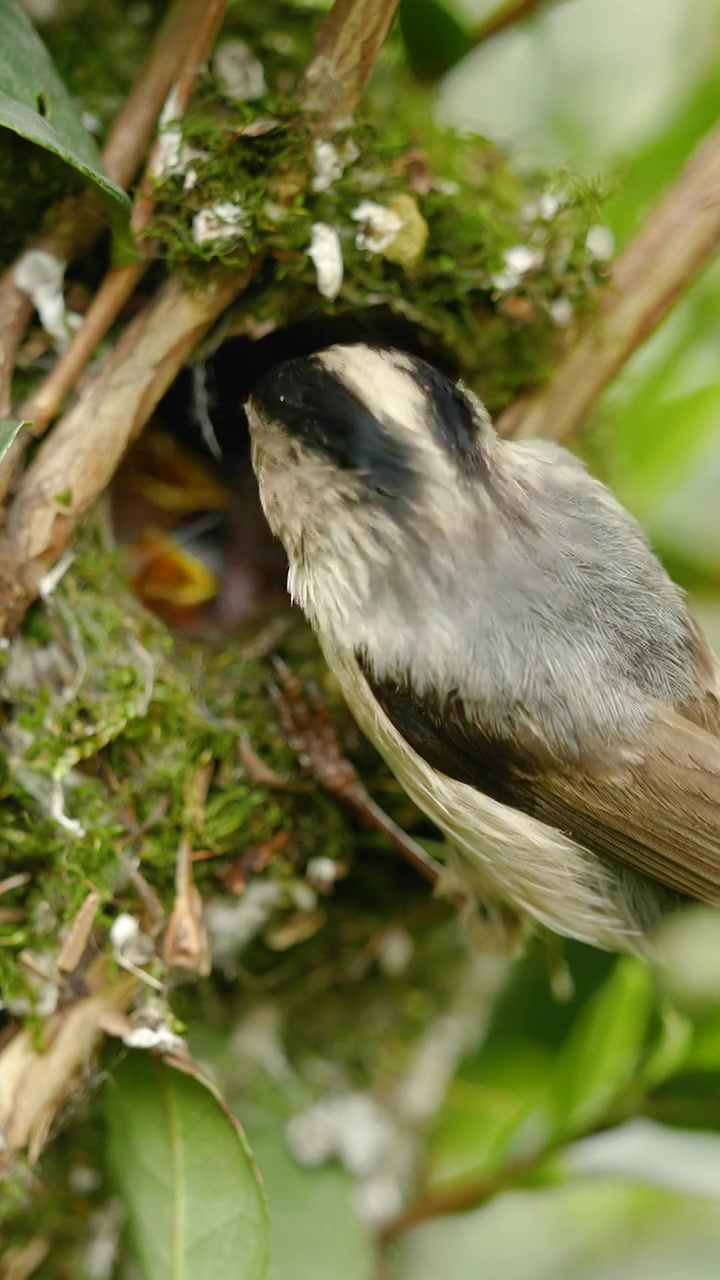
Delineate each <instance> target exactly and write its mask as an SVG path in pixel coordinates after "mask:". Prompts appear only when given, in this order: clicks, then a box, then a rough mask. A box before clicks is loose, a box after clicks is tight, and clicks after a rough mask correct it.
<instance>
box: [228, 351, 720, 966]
mask: <svg viewBox="0 0 720 1280" xmlns="http://www.w3.org/2000/svg"><path fill="white" fill-rule="evenodd" d="M249 420H250V428H251V434H252V443H253V462H254V466H255V470H256V472H257V476H258V480H259V484H260V494H261V500H262V504H263V508H264V510H265V514H266V516H267V519H268V521H269V523H270V526H271V528H272V529H273V531H274V532H275V533H276V534H277V536H278V537H279V538H280V539H281V540H282V542H283V543H284V545H285V548H286V550H287V553H288V557H289V561H290V571H289V579H288V584H289V589H290V592H291V595H292V596H293V598H294V599H295V600H296V601H297V603H298V604H299V605H301V607H302V608H303V610H304V611H305V613H306V615H307V617H308V618H309V619H310V621H311V623H312V625H313V626H314V628H315V629H316V631H317V633H318V636H319V638H320V641H321V644H322V647H323V650H324V653H325V656H326V658H327V661H328V663H329V665H330V667H331V668H332V670H333V671H334V673H335V675H336V676H337V678H338V680H339V681H340V684H341V686H342V689H343V692H344V694H345V697H346V698H347V701H348V703H349V705H350V708H351V710H352V711H353V713H354V715H355V716H356V718H357V720H358V722H359V724H360V726H361V728H362V729H363V731H364V732H365V733H366V734H367V735H368V737H369V738H371V739H372V740H373V741H374V742H375V743H376V745H377V747H378V748H379V750H380V751H381V753H382V754H383V756H384V757H385V759H386V761H387V763H388V765H389V767H390V768H391V769H392V771H393V772H394V773H395V775H396V777H397V778H398V780H399V781H400V783H401V784H402V786H403V787H404V788H405V789H406V790H407V792H408V793H409V794H410V795H411V796H412V798H413V799H414V800H415V802H416V803H417V804H418V805H419V807H420V808H421V809H422V810H424V812H425V813H426V814H427V815H428V816H429V817H430V818H431V819H432V820H433V821H434V822H435V823H436V824H437V826H438V827H440V828H441V830H443V831H444V832H445V834H446V836H447V838H448V840H449V842H450V843H451V845H452V846H453V847H454V848H455V849H456V850H457V854H458V857H459V862H458V870H459V873H460V876H461V879H462V882H463V884H464V886H465V887H466V888H470V889H471V890H472V892H473V893H474V894H476V895H477V897H478V899H480V900H481V901H482V903H483V904H484V908H485V910H486V911H489V912H490V913H491V914H494V916H495V918H496V919H497V921H498V923H499V924H502V923H503V922H505V921H507V920H508V918H509V917H511V916H512V914H513V913H517V915H518V916H519V917H520V919H521V920H524V921H527V920H528V918H529V919H530V920H534V921H537V922H540V923H541V924H542V925H544V926H546V927H548V928H549V929H551V930H555V931H556V932H558V933H561V934H565V935H567V936H569V937H573V938H579V939H581V940H582V941H584V942H589V943H593V944H595V945H596V946H599V947H605V948H611V949H615V948H619V949H622V950H636V951H644V950H647V949H648V947H649V945H650V944H649V937H650V934H651V932H652V928H653V926H654V925H655V924H656V923H657V921H658V920H659V918H660V917H661V916H662V915H663V914H664V913H665V912H666V911H668V910H669V909H671V908H672V907H673V906H674V905H676V904H678V903H679V902H681V901H682V900H684V899H685V898H698V899H701V900H703V901H706V902H715V901H718V900H720V736H719V735H720V703H719V694H720V682H719V680H718V666H717V663H716V659H715V657H714V655H713V654H712V652H711V650H710V649H709V647H708V645H707V643H706V641H705V640H704V638H703V636H702V635H701V634H700V632H699V630H698V628H697V626H696V624H695V623H694V621H693V620H692V618H691V617H690V615H689V613H688V611H687V608H686V606H685V603H684V600H683V596H682V593H681V592H680V590H679V589H678V588H677V587H676V586H674V585H673V583H672V582H671V581H670V579H669V578H668V576H667V574H666V573H665V571H664V569H663V568H662V566H661V565H660V563H659V561H658V560H657V559H656V558H655V556H654V555H653V553H652V551H651V550H650V548H649V546H648V543H647V540H646V538H645V536H644V534H643V532H642V530H641V529H640V528H639V526H638V525H637V524H636V522H635V521H634V520H633V519H632V517H631V516H630V515H629V514H628V513H627V512H626V511H625V510H623V508H622V507H621V506H620V505H619V504H618V502H617V501H616V500H615V498H614V497H613V496H612V494H611V493H610V492H609V490H608V489H606V488H605V487H604V486H603V485H602V484H600V483H599V482H598V481H597V480H595V479H593V478H592V477H591V476H589V475H588V474H587V472H586V470H585V468H584V467H583V465H582V464H581V463H580V462H578V460H577V459H575V458H574V457H573V456H572V455H571V454H569V453H568V452H566V451H565V450H564V449H561V448H559V447H558V446H556V445H554V444H551V443H549V442H529V441H527V442H526V441H523V442H519V443H518V442H511V441H506V440H501V439H499V438H498V437H497V435H496V434H495V431H494V430H493V427H492V425H491V423H490V420H489V418H488V415H487V413H486V411H485V410H484V408H483V406H482V405H481V404H480V403H479V401H478V400H477V399H476V398H475V397H474V396H473V395H472V394H470V393H469V392H468V391H466V390H463V389H461V388H457V387H455V386H454V385H453V384H452V383H451V382H450V381H448V379H447V378H445V377H444V375H442V374H440V373H439V372H438V371H437V370H435V369H434V368H432V367H431V366H430V365H428V364H426V363H424V362H423V361H422V360H419V359H417V358H416V357H414V356H410V355H407V354H405V353H403V352H399V351H395V350H390V349H378V348H372V347H368V346H361V345H355V346H335V347H331V348H329V349H327V350H325V351H324V352H321V353H319V354H315V355H312V356H309V357H304V358H301V359H297V360H291V361H289V362H287V363H285V364H283V365H280V366H279V367H277V368H276V369H275V370H273V371H272V372H271V373H269V374H267V375H266V376H265V377H264V379H263V380H262V381H261V383H260V384H259V385H258V386H257V387H256V389H255V391H254V393H253V395H252V398H251V400H250V403H249Z"/></svg>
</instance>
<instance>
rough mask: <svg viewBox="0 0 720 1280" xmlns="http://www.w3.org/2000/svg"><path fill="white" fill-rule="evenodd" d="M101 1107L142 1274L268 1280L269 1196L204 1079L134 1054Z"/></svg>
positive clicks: (176, 1279) (148, 1277) (150, 1278)
mask: <svg viewBox="0 0 720 1280" xmlns="http://www.w3.org/2000/svg"><path fill="white" fill-rule="evenodd" d="M107 1109H108V1115H109V1129H110V1140H109V1157H110V1163H111V1166H112V1168H113V1170H114V1173H115V1177H116V1180H117V1182H118V1185H119V1187H120V1189H121V1192H122V1194H123V1196H124V1198H125V1202H126V1204H127V1208H128V1213H129V1217H130V1223H131V1228H132V1234H133V1238H134V1242H135V1247H136V1249H137V1254H138V1258H139V1260H140V1263H141V1265H142V1268H143V1277H144V1280H209V1278H210V1277H215V1276H218V1277H226V1276H227V1277H231V1276H232V1280H265V1277H266V1276H267V1271H268V1265H269V1224H268V1215H267V1207H266V1202H265V1194H264V1191H263V1188H262V1184H261V1182H260V1178H259V1175H258V1172H257V1169H256V1167H255V1163H254V1161H253V1158H252V1155H251V1152H250V1149H249V1147H248V1145H247V1143H246V1141H245V1138H244V1136H243V1133H242V1131H241V1129H240V1127H239V1125H238V1124H237V1122H236V1121H235V1120H234V1118H233V1117H232V1116H231V1115H230V1112H229V1111H228V1110H227V1108H226V1107H225V1106H224V1104H223V1103H222V1102H221V1100H220V1098H219V1097H218V1095H217V1094H215V1093H214V1091H213V1090H211V1088H210V1087H209V1086H208V1085H207V1084H206V1082H204V1081H202V1080H201V1079H200V1078H199V1077H198V1076H195V1075H191V1074H188V1073H187V1072H186V1071H185V1070H178V1069H177V1068H176V1067H174V1066H171V1065H169V1064H168V1063H167V1062H165V1061H163V1060H162V1059H160V1058H156V1057H154V1056H152V1055H150V1054H147V1053H131V1054H130V1055H129V1056H128V1058H127V1060H126V1061H125V1062H124V1063H123V1065H122V1067H121V1068H120V1069H119V1070H118V1071H117V1073H116V1075H115V1077H114V1080H113V1081H112V1083H111V1084H110V1085H109V1086H108V1090H107Z"/></svg>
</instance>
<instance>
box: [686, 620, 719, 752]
mask: <svg viewBox="0 0 720 1280" xmlns="http://www.w3.org/2000/svg"><path fill="white" fill-rule="evenodd" d="M688 629H689V637H690V650H691V654H692V657H693V659H694V663H695V679H696V690H695V694H694V696H693V697H692V698H691V699H690V701H689V702H688V703H687V704H686V706H684V707H682V708H681V710H682V714H683V715H684V716H685V717H686V718H687V719H688V720H692V722H693V724H699V725H700V726H701V728H703V729H707V730H708V732H709V733H717V734H720V662H718V660H717V658H716V656H715V654H714V653H713V651H712V649H711V648H710V645H709V644H708V642H707V640H706V639H705V637H704V635H703V633H702V631H701V630H700V628H699V626H698V625H697V623H696V621H695V619H694V618H693V617H691V616H690V615H688Z"/></svg>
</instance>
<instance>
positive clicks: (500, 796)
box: [356, 655, 720, 902]
mask: <svg viewBox="0 0 720 1280" xmlns="http://www.w3.org/2000/svg"><path fill="white" fill-rule="evenodd" d="M356 656H357V655H356ZM358 662H359V663H360V665H361V668H362V670H363V674H364V675H365V678H366V679H367V681H368V683H369V684H370V687H371V688H372V691H373V693H374V695H375V697H376V698H377V700H378V702H379V704H380V706H381V707H382V709H383V711H384V712H385V714H386V716H387V717H388V719H389V720H390V721H391V722H392V724H393V725H394V727H395V728H396V729H397V731H398V732H399V733H400V734H402V736H403V738H404V739H405V741H406V742H407V743H408V744H409V745H410V746H411V747H412V748H413V750H414V751H416V752H417V753H418V755H420V756H422V758H423V759H424V760H426V761H427V763H428V764H430V765H432V767H433V768H435V769H438V770H439V771H440V772H441V773H444V774H446V775H447V776H448V777H450V778H454V779H456V780H457V781H458V782H464V783H467V784H468V785H470V786H472V787H474V788H475V789H476V790H477V791H480V792H482V793H483V794H484V795H487V796H489V797H491V798H492V799H493V800H497V801H499V802H500V803H502V804H507V805H510V806H511V807H512V808H514V809H517V810H519V811H520V812H522V813H525V814H527V815H528V816H530V817H533V818H537V819H538V820H539V821H541V822H545V823H547V824H548V826H551V827H555V828H556V829H557V830H559V831H562V832H564V833H565V834H566V835H568V836H570V837H571V838H572V839H574V840H576V841H577V843H578V844H580V845H582V846H583V847H584V848H586V849H589V850H590V851H591V852H593V853H595V854H597V855H598V857H600V858H601V859H603V860H609V861H611V862H614V863H616V864H620V865H621V866H623V867H625V868H629V869H631V870H632V872H634V873H637V874H639V875H640V877H642V878H643V879H646V880H650V881H654V882H656V883H657V884H659V885H661V886H663V887H664V888H665V889H667V890H671V891H672V893H673V894H676V895H677V894H679V895H684V896H688V897H694V898H699V899H701V900H703V901H708V902H720V741H719V740H718V739H717V738H716V737H714V736H712V735H710V734H708V733H706V732H704V731H703V730H702V729H700V728H698V727H697V726H695V725H692V724H690V723H689V722H688V721H687V720H685V719H684V718H683V717H682V716H680V715H676V714H675V713H672V712H668V714H667V715H666V716H663V717H662V718H659V719H658V722H657V723H656V725H655V726H652V727H651V728H650V729H649V730H648V732H647V734H646V736H645V738H644V740H643V743H642V744H640V746H641V754H640V752H639V758H638V760H637V761H636V762H634V763H628V762H627V761H625V760H623V758H622V756H621V755H620V753H619V752H618V759H617V762H616V764H615V765H613V766H610V765H609V764H608V763H607V761H602V760H598V761H595V762H591V761H587V762H586V763H585V765H581V766H579V767H573V766H572V765H568V767H567V770H563V769H561V768H560V767H559V766H558V763H557V762H556V761H553V760H551V759H549V758H547V757H544V756H543V754H542V751H541V748H540V747H539V745H538V746H537V747H536V746H534V745H531V744H530V743H529V741H528V739H527V737H525V739H524V740H523V739H522V738H520V740H519V741H518V742H517V743H516V742H514V741H512V742H511V741H508V740H507V739H502V738H499V737H497V736H491V735H490V734H488V733H487V732H485V731H484V730H483V728H482V726H481V725H480V724H478V723H477V722H475V721H473V720H472V719H471V718H470V717H469V716H468V715H467V713H466V712H465V709H464V707H463V706H462V704H461V703H460V700H459V699H457V698H452V697H451V698H449V699H448V700H447V701H446V702H445V703H443V704H442V705H440V704H439V703H438V704H437V705H435V704H434V703H433V701H432V699H428V698H421V697H419V696H418V694H417V693H416V692H415V691H414V690H413V689H412V688H411V687H410V686H409V685H407V684H404V685H403V684H399V683H397V682H395V681H391V680H378V679H376V678H375V677H374V676H373V675H372V673H371V672H370V671H369V670H368V668H367V664H366V663H363V662H362V659H361V657H359V656H358Z"/></svg>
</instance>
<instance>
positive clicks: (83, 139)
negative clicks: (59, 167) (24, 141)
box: [0, 0, 128, 205]
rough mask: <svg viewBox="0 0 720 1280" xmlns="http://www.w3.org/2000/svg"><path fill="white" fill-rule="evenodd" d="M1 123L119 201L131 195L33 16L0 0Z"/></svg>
mask: <svg viewBox="0 0 720 1280" xmlns="http://www.w3.org/2000/svg"><path fill="white" fill-rule="evenodd" d="M0 32H1V33H2V38H1V39H0V127H4V128H6V129H12V131H13V132H14V133H19V134H20V135H21V137H23V138H28V139H29V140H30V142H35V143H37V145H38V146H39V147H44V148H45V150H46V151H53V152H54V153H55V155H58V156H60V157H61V158H62V159H63V160H65V161H66V162H67V163H68V164H70V165H72V166H73V168H74V169H78V170H79V172H80V173H82V174H83V175H84V176H85V177H86V178H89V179H90V181H91V182H94V183H95V185H96V186H97V187H99V188H100V190H101V191H103V192H104V193H106V194H107V195H109V196H112V198H113V200H115V201H117V202H119V203H120V204H123V205H127V204H128V198H127V196H126V194H125V192H124V191H122V190H121V189H120V187H118V186H116V185H115V183H114V182H111V181H110V179H109V178H108V177H107V175H106V174H105V172H104V170H103V165H102V160H101V159H100V156H99V154H98V151H97V148H96V146H95V143H94V142H93V140H92V138H91V137H90V135H89V133H88V132H87V130H86V129H85V127H84V125H83V123H82V120H81V118H80V114H79V112H78V109H77V107H76V106H75V104H74V103H73V101H72V98H71V97H70V95H69V93H68V91H67V89H66V88H65V86H64V84H63V83H62V81H61V80H60V78H59V76H58V74H57V72H56V70H55V68H54V66H53V63H52V61H51V59H50V56H49V54H48V52H47V50H46V48H45V45H44V44H43V42H42V40H41V39H40V37H39V36H38V34H37V32H36V31H35V28H34V27H33V25H32V23H31V22H30V19H29V18H28V17H27V16H26V14H25V13H24V12H23V10H22V9H20V8H19V7H18V5H16V4H15V3H14V0H0Z"/></svg>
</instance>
